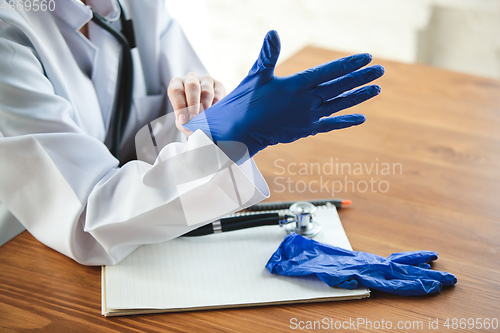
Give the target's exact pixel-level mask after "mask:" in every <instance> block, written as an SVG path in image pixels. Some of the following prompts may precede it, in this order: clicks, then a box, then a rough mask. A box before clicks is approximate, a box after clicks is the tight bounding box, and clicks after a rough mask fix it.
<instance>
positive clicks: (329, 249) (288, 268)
mask: <svg viewBox="0 0 500 333" xmlns="http://www.w3.org/2000/svg"><path fill="white" fill-rule="evenodd" d="M437 258H438V254H437V253H436V252H432V251H415V252H401V253H393V254H391V255H390V256H389V257H388V258H384V257H381V256H378V255H375V254H371V253H366V252H356V251H349V250H344V249H342V248H339V247H335V246H332V245H327V244H323V243H320V242H317V241H315V240H312V239H309V238H305V237H303V236H301V235H298V234H296V233H292V234H290V235H288V236H287V237H286V238H285V240H284V241H283V242H282V243H281V245H280V246H279V248H278V250H277V251H276V252H275V253H274V254H273V256H272V257H271V259H269V261H268V263H267V265H266V267H267V269H268V270H269V271H270V272H271V273H277V274H281V275H287V276H302V275H311V274H316V275H317V276H318V277H319V278H320V279H321V280H322V281H323V282H325V283H326V284H328V285H329V286H330V287H334V286H335V287H341V288H345V289H354V288H356V287H357V286H358V285H360V286H365V287H369V288H373V289H376V290H380V291H384V292H387V293H391V294H396V295H400V296H417V295H425V294H430V293H437V292H439V291H441V288H442V287H443V286H452V285H454V284H455V283H457V278H456V277H455V276H454V275H453V274H450V273H446V272H440V271H433V270H432V269H431V268H430V265H428V264H427V262H429V261H432V260H436V259H437Z"/></svg>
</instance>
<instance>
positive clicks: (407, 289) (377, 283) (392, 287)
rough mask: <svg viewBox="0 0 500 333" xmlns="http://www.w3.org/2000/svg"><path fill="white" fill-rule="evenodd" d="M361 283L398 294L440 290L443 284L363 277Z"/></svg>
mask: <svg viewBox="0 0 500 333" xmlns="http://www.w3.org/2000/svg"><path fill="white" fill-rule="evenodd" d="M361 284H362V285H364V286H365V287H369V288H373V289H375V290H379V291H383V292H386V293H390V294H394V295H399V296H420V295H427V294H433V293H437V292H440V291H441V289H442V288H443V284H442V283H441V282H439V281H436V280H429V279H415V280H399V279H392V280H384V279H377V278H363V279H362V281H361Z"/></svg>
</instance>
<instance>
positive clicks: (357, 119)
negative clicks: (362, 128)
mask: <svg viewBox="0 0 500 333" xmlns="http://www.w3.org/2000/svg"><path fill="white" fill-rule="evenodd" d="M279 53H280V40H279V37H278V34H277V32H276V31H270V32H268V33H267V35H266V37H265V39H264V45H263V46H262V50H261V52H260V54H259V58H258V59H257V61H256V62H255V64H254V65H253V67H252V69H251V70H250V72H249V73H248V76H247V77H246V78H245V79H243V81H242V82H241V83H240V85H239V86H238V87H237V88H236V89H235V90H233V91H232V92H231V93H230V94H229V95H227V96H226V97H225V98H223V99H222V100H221V101H219V102H218V103H217V104H215V105H213V106H212V107H210V108H208V109H207V110H206V111H205V112H203V113H200V114H199V115H198V116H197V117H195V118H193V119H192V120H191V121H190V122H188V123H187V124H184V125H183V126H184V127H185V128H186V129H188V130H190V131H193V132H194V131H196V130H197V129H201V130H202V131H204V132H205V134H207V135H208V136H209V137H211V138H212V140H214V142H215V143H216V144H218V145H219V146H220V144H219V143H221V142H239V143H242V144H244V145H245V146H243V147H246V148H247V149H248V153H249V155H250V157H251V156H253V155H254V154H256V153H257V152H258V151H259V150H262V149H264V148H265V147H267V146H269V145H275V144H278V143H288V142H293V141H295V140H298V139H300V138H303V137H306V136H309V135H315V134H317V133H322V132H329V131H331V130H335V129H341V128H346V127H350V126H353V125H359V124H361V123H363V122H364V121H365V116H363V115H361V114H352V115H342V116H337V117H329V116H330V115H331V114H333V113H335V112H338V111H340V110H343V109H346V108H349V107H351V106H354V105H356V104H359V103H361V102H364V101H366V100H367V99H370V98H372V97H374V96H376V95H378V94H379V93H380V87H379V86H377V85H370V86H365V87H362V88H359V89H355V90H351V89H354V88H356V87H359V86H362V85H364V84H366V83H368V82H371V81H373V80H375V79H377V78H379V77H380V76H382V75H383V73H384V68H383V67H382V66H380V65H377V66H372V67H368V68H364V69H361V70H359V69H360V68H362V67H364V66H365V65H367V64H368V63H369V62H370V61H371V59H372V58H371V56H370V55H369V54H358V55H353V56H349V57H346V58H342V59H338V60H334V61H331V62H328V63H325V64H322V65H319V66H316V67H313V68H310V69H308V70H305V71H302V72H299V73H296V74H293V75H289V76H285V77H278V76H275V75H274V67H275V65H276V62H277V60H278V56H279ZM221 148H222V147H221ZM222 149H223V148H222ZM223 150H224V149H223ZM230 157H231V156H230ZM231 158H232V159H233V160H235V159H234V158H233V157H231Z"/></svg>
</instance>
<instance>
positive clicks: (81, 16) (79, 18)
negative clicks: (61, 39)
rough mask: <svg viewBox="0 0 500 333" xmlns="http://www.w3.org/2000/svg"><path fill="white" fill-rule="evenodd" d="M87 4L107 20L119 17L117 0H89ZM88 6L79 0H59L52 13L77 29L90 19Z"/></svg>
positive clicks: (90, 13)
mask: <svg viewBox="0 0 500 333" xmlns="http://www.w3.org/2000/svg"><path fill="white" fill-rule="evenodd" d="M88 4H89V5H90V6H92V8H94V9H95V10H96V11H97V12H98V13H99V14H101V15H102V16H103V17H104V18H106V19H107V20H108V21H116V20H117V19H118V18H119V17H120V6H119V5H118V2H117V0H89V1H88ZM90 6H87V5H85V4H84V3H83V2H82V1H80V0H59V1H58V2H57V5H56V6H55V10H54V12H53V13H54V15H55V16H56V17H57V19H58V20H59V21H62V22H64V23H65V24H66V25H68V26H69V27H71V28H72V29H74V30H75V31H78V30H80V29H81V28H82V27H83V26H84V25H85V24H87V23H88V22H89V21H90V20H91V19H92V10H91V9H90Z"/></svg>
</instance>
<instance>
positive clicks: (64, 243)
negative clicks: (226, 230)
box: [0, 0, 383, 265]
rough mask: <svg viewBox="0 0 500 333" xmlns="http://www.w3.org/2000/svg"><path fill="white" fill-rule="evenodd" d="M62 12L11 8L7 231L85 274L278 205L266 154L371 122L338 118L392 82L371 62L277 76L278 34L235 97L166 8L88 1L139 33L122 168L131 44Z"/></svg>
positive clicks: (3, 37) (73, 4) (1, 161)
mask: <svg viewBox="0 0 500 333" xmlns="http://www.w3.org/2000/svg"><path fill="white" fill-rule="evenodd" d="M50 2H51V5H52V7H50V6H49V8H51V9H48V8H47V10H37V11H34V10H33V8H30V9H29V10H28V8H21V9H22V10H21V9H20V8H19V7H22V6H24V5H25V3H26V2H22V3H21V2H20V3H21V5H19V6H18V7H17V8H16V10H10V5H9V4H8V1H5V0H0V8H2V9H0V134H1V137H0V231H1V232H2V233H3V232H4V231H3V230H7V229H11V230H12V228H14V229H15V228H16V227H15V225H19V223H20V224H21V225H22V226H23V227H24V228H26V229H28V230H29V232H30V233H31V234H33V235H34V236H35V237H36V238H37V239H38V240H39V241H41V242H42V243H44V244H46V245H47V246H50V247H51V248H53V249H55V250H57V251H59V252H61V253H63V254H65V255H67V256H69V257H71V258H73V259H74V260H76V261H77V262H79V263H82V264H86V265H107V264H115V263H118V262H119V261H121V260H122V259H123V258H125V257H126V256H127V255H129V254H130V253H131V252H132V251H134V250H135V249H136V248H137V247H138V246H140V245H141V244H149V243H155V242H161V241H166V240H170V239H173V238H175V237H178V236H180V235H182V234H184V233H186V232H188V231H190V230H192V229H195V228H197V227H199V226H202V225H204V224H206V223H208V222H211V221H213V220H215V219H217V218H220V217H221V216H224V215H226V214H229V213H232V212H235V211H237V210H239V209H241V208H243V207H246V206H249V205H252V204H254V203H257V202H259V201H261V200H263V199H265V198H267V197H268V196H269V190H268V188H267V185H266V183H265V181H264V179H263V178H262V176H261V175H260V173H259V171H258V169H257V167H256V165H255V163H254V162H253V159H252V158H251V157H252V156H253V155H254V154H255V153H257V152H258V151H259V150H261V149H264V148H265V147H266V146H268V145H272V144H277V143H280V142H292V141H295V140H297V139H299V138H301V137H304V136H308V135H314V134H316V133H319V132H328V131H330V130H333V129H339V128H344V127H349V126H353V125H357V124H360V123H362V122H363V121H364V117H363V116H362V115H347V116H338V117H329V116H330V115H331V114H332V113H334V112H336V111H339V110H341V109H344V108H347V107H350V106H353V105H355V104H358V103H360V102H363V101H364V100H367V99H369V98H371V97H373V96H375V95H377V94H378V93H379V91H380V89H379V88H378V87H377V86H366V87H363V88H360V89H356V90H353V91H351V89H353V88H356V87H358V86H361V85H364V84H365V83H368V82H370V81H372V80H374V79H376V78H377V77H379V76H381V75H382V74H383V69H382V68H381V67H380V66H373V67H368V68H365V69H361V70H360V68H362V67H363V66H365V65H366V64H367V63H368V62H369V61H370V60H371V58H370V57H369V56H368V55H357V56H352V57H349V58H346V59H341V60H339V61H336V62H332V63H329V64H324V65H321V66H318V67H317V68H313V69H310V70H308V71H304V72H301V73H297V74H296V75H293V76H290V77H286V78H278V77H275V76H274V74H273V73H274V65H275V64H276V61H277V58H278V55H279V39H278V37H277V34H276V33H274V32H270V33H269V34H268V36H266V39H265V41H264V46H263V49H262V51H261V54H260V55H259V58H258V60H257V61H256V63H255V65H254V67H253V68H252V69H251V70H250V73H249V75H248V76H247V78H245V79H244V80H243V82H242V83H241V84H240V86H239V87H238V88H237V89H235V91H233V92H231V94H230V95H228V96H227V97H226V98H222V97H223V96H224V94H225V92H224V89H223V87H222V86H221V85H220V83H218V82H217V81H215V80H213V79H212V78H211V77H209V76H203V75H204V74H205V70H204V68H203V66H202V65H201V63H200V61H199V59H198V58H197V57H196V55H195V54H194V52H193V50H192V48H191V46H190V45H189V43H188V42H187V40H186V38H185V37H184V35H183V33H182V31H181V29H180V27H179V25H178V24H177V22H175V21H174V20H172V19H171V18H170V17H169V16H168V14H167V12H166V11H165V8H164V6H163V1H162V0H144V1H131V0H122V1H120V3H121V5H122V7H123V10H124V13H121V10H120V7H119V5H118V3H117V1H116V0H88V1H87V5H89V6H92V7H93V8H94V10H95V11H96V12H97V13H99V14H100V15H101V16H103V17H104V18H105V19H107V20H108V21H111V22H112V23H111V25H113V26H114V27H115V28H117V29H119V30H120V29H122V27H121V22H120V19H119V18H120V14H121V15H126V16H127V18H130V19H131V20H132V21H133V26H134V29H135V33H134V35H135V39H136V44H137V47H136V48H134V49H133V50H132V58H133V64H134V66H133V68H134V72H133V93H132V97H133V98H132V106H131V109H130V114H129V115H128V118H127V122H126V126H125V128H124V132H123V136H122V138H121V140H120V145H119V149H118V151H119V154H120V161H119V160H118V159H116V158H115V157H114V156H113V155H112V154H111V153H110V150H109V147H110V146H112V143H111V142H112V138H111V137H112V134H110V132H111V122H112V118H113V109H114V106H115V103H116V102H117V99H116V98H115V96H116V91H117V89H118V88H117V86H118V85H119V82H118V76H119V68H120V62H121V61H122V60H123V59H122V58H121V50H122V46H121V45H120V44H119V43H118V42H117V40H116V39H115V38H114V37H113V36H112V35H111V34H110V33H109V32H107V31H106V30H105V29H102V28H101V27H99V26H98V25H97V24H95V23H94V22H93V21H91V19H92V11H91V9H90V7H88V6H87V5H86V4H84V3H82V2H80V1H78V0H52V1H50ZM82 28H83V29H82ZM82 32H83V33H82ZM87 37H88V38H87ZM190 72H196V73H198V74H188V75H186V73H190ZM198 75H199V76H198ZM173 78H175V79H173ZM172 79H173V80H172ZM170 82H171V86H170V89H168V86H169V83H170ZM193 83H196V84H193ZM167 92H168V93H169V94H170V100H169V98H168V96H167V95H168V93H167ZM219 99H221V101H219V102H218V100H219ZM172 104H173V106H174V108H172ZM196 104H198V105H199V104H201V105H202V107H196ZM211 105H213V106H212V107H210V108H208V109H207V110H206V111H205V112H202V113H201V114H200V115H199V116H197V117H195V116H196V115H197V114H198V113H199V112H200V111H203V110H204V109H206V108H207V107H209V106H211ZM216 106H218V107H217V108H216ZM299 111H300V112H299ZM304 111H310V112H309V113H304ZM323 117H324V118H323ZM186 136H189V138H188V139H186ZM228 142H229V143H235V142H236V143H238V144H240V145H237V146H238V147H240V146H241V145H242V146H243V147H245V149H244V152H243V153H241V150H240V149H237V150H238V151H237V152H236V153H235V152H234V149H233V146H232V145H231V144H229V145H227V144H226V143H228ZM120 162H121V163H120ZM121 164H123V165H122V166H120V165H121ZM13 226H14V227H13Z"/></svg>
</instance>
